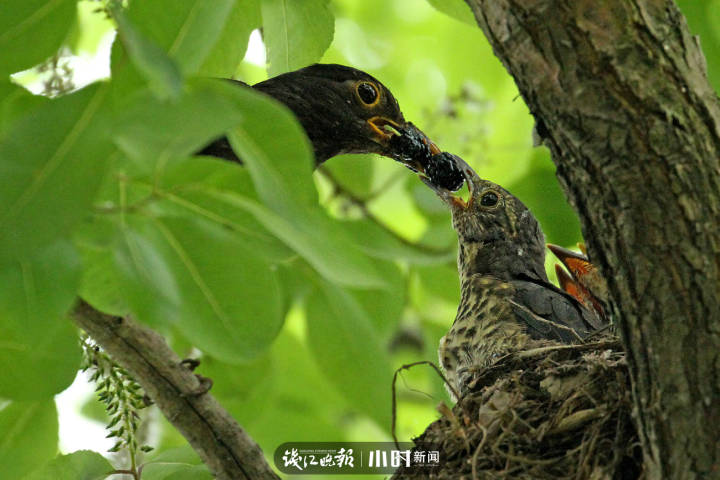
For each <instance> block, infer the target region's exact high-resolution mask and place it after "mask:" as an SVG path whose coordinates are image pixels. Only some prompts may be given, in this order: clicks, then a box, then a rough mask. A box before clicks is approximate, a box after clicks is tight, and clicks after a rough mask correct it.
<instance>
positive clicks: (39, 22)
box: [0, 0, 76, 77]
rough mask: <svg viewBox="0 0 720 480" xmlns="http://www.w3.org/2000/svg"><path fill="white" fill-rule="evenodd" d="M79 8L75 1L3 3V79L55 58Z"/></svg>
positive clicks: (0, 24)
mask: <svg viewBox="0 0 720 480" xmlns="http://www.w3.org/2000/svg"><path fill="white" fill-rule="evenodd" d="M75 5H76V1H75V0H50V1H48V0H3V3H2V15H0V52H2V55H0V77H3V76H5V75H7V74H10V73H15V72H18V71H20V70H25V69H27V68H30V67H32V66H34V65H36V64H38V63H40V62H42V61H43V60H45V59H46V58H48V57H50V56H51V55H53V54H55V52H57V51H58V49H59V48H60V45H61V44H62V42H63V40H64V39H65V37H66V36H67V34H68V32H69V31H70V27H71V26H72V25H73V22H74V21H75V12H76V7H75Z"/></svg>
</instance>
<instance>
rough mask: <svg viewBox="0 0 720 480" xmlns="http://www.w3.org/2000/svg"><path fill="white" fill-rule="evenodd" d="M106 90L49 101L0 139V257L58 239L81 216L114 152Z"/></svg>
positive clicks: (26, 251) (88, 90)
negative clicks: (105, 106) (109, 128)
mask: <svg viewBox="0 0 720 480" xmlns="http://www.w3.org/2000/svg"><path fill="white" fill-rule="evenodd" d="M105 92H106V90H105V88H104V87H103V86H99V85H95V86H91V87H88V88H85V89H83V90H81V91H79V92H77V93H74V94H72V95H67V96H64V97H61V98H58V99H55V100H52V101H48V102H46V103H44V104H42V105H41V106H39V107H37V108H34V109H32V111H30V112H29V113H26V114H24V115H22V116H21V117H20V118H18V119H17V121H16V122H14V123H13V124H12V125H10V126H8V127H7V128H6V129H5V132H4V135H2V136H1V137H0V178H2V179H3V187H2V189H0V262H2V261H7V260H9V259H13V258H15V257H19V256H24V255H27V254H29V253H31V252H32V251H33V250H35V249H37V248H39V247H41V246H42V245H46V244H48V243H50V242H52V241H53V240H56V239H58V238H62V237H63V236H64V235H66V234H67V232H68V231H69V230H70V229H71V228H73V227H74V226H75V224H76V223H77V222H78V221H79V220H80V219H81V218H82V217H83V216H84V215H86V214H87V213H88V210H89V207H90V204H91V202H92V200H93V197H94V195H95V193H96V192H97V189H98V187H99V185H100V183H101V181H102V179H103V174H104V172H105V169H106V165H107V164H108V158H109V156H110V154H111V152H112V151H113V147H112V144H111V143H110V142H108V141H107V133H108V122H107V115H106V114H105V112H104V111H103V109H102V107H101V106H102V103H103V99H104V95H105Z"/></svg>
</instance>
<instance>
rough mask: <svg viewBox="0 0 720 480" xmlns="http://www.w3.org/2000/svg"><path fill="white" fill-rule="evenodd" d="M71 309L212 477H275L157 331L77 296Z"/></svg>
mask: <svg viewBox="0 0 720 480" xmlns="http://www.w3.org/2000/svg"><path fill="white" fill-rule="evenodd" d="M71 315H72V318H73V320H74V321H75V323H76V324H77V325H78V326H79V327H80V328H82V329H83V330H85V331H86V332H87V333H88V334H89V335H90V336H91V337H92V338H93V340H95V342H97V344H98V345H100V346H101V347H102V348H103V349H104V350H105V351H106V352H107V353H108V354H109V355H110V356H111V357H112V358H113V360H115V361H116V362H117V363H118V364H120V365H121V366H122V367H123V368H125V369H126V370H127V371H128V372H130V374H131V375H132V376H133V378H135V380H137V382H138V383H139V384H140V385H141V386H142V387H143V389H144V390H145V393H147V395H148V396H149V397H150V398H151V399H152V400H153V401H154V402H155V404H156V405H157V406H158V408H159V409H160V410H161V411H162V413H163V414H164V415H165V417H166V418H167V419H168V420H169V421H170V423H172V424H173V426H175V428H177V429H178V431H179V432H180V433H181V434H182V435H183V436H184V437H185V438H186V439H187V440H188V442H189V443H190V445H192V447H193V448H194V449H195V451H196V452H197V453H198V455H199V456H200V458H201V459H202V461H203V462H204V463H205V464H206V465H207V466H208V468H209V469H210V471H211V472H212V473H213V475H214V476H215V477H216V478H218V479H221V480H243V479H247V480H263V479H273V480H276V479H278V478H279V477H278V476H277V475H276V474H275V473H274V472H273V471H272V470H271V468H270V466H269V465H268V464H267V462H266V461H265V457H264V456H263V453H262V450H260V447H258V445H257V444H256V443H255V442H254V441H253V439H252V438H250V436H249V435H248V434H247V433H246V432H245V431H244V430H243V429H242V428H241V427H240V425H238V424H237V422H236V421H235V420H234V419H233V418H232V417H231V416H230V414H229V413H228V412H227V411H226V410H225V409H224V408H223V407H222V406H221V405H220V404H219V403H218V402H217V400H215V398H214V397H213V396H212V395H210V394H209V393H207V392H205V390H206V389H205V388H204V386H203V385H202V383H201V382H200V381H199V380H198V378H197V376H195V375H194V374H193V373H192V372H191V371H190V370H189V369H188V368H186V367H184V366H182V365H181V364H180V358H178V356H177V355H176V354H175V352H173V351H172V350H171V349H170V347H168V345H167V343H166V342H165V339H164V338H163V337H162V336H161V335H159V334H157V333H155V332H154V331H152V330H150V329H149V328H147V327H144V326H141V325H138V324H137V323H135V322H134V321H132V320H131V319H130V318H127V317H125V318H123V317H114V316H111V315H106V314H104V313H102V312H99V311H97V310H96V309H94V308H93V307H92V306H90V305H89V304H87V303H86V302H84V301H82V300H79V301H78V302H77V303H76V305H75V306H74V308H73V310H72V313H71Z"/></svg>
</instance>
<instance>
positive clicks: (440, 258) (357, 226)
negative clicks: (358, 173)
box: [343, 219, 455, 265]
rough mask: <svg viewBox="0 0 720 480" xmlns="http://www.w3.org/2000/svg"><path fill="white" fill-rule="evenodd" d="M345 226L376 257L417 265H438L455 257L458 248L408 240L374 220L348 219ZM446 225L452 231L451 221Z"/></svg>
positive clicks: (367, 252) (356, 240) (356, 242)
mask: <svg viewBox="0 0 720 480" xmlns="http://www.w3.org/2000/svg"><path fill="white" fill-rule="evenodd" d="M343 226H344V228H345V230H346V231H347V232H349V233H350V234H351V235H352V236H353V238H354V242H355V244H356V245H358V247H359V248H360V249H361V250H362V251H363V252H365V253H366V254H367V255H370V256H371V257H374V258H378V259H382V260H395V261H406V262H409V263H413V264H416V265H435V264H438V263H446V262H448V261H450V260H453V259H454V258H455V250H454V249H451V248H441V247H434V246H432V245H424V244H421V243H420V244H417V245H414V244H411V243H410V242H409V241H407V242H404V241H402V240H401V239H400V238H399V237H398V236H396V235H393V234H392V233H390V232H389V231H387V230H386V229H384V228H383V227H381V226H380V225H378V224H377V223H375V222H373V221H372V220H368V219H363V220H352V221H347V222H344V223H343ZM443 227H444V229H449V230H452V227H451V226H450V221H449V220H447V221H443ZM448 235H450V234H448Z"/></svg>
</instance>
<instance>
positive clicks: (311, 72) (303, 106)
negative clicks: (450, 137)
mask: <svg viewBox="0 0 720 480" xmlns="http://www.w3.org/2000/svg"><path fill="white" fill-rule="evenodd" d="M254 88H255V89H257V90H260V91H262V92H264V93H266V94H268V95H270V96H272V97H273V98H275V99H277V100H279V101H281V102H282V103H284V104H285V105H287V106H288V107H289V108H290V109H291V110H292V111H293V113H295V115H296V116H297V118H298V119H299V120H300V123H301V124H302V126H303V128H304V129H305V131H306V132H307V135H308V137H309V138H310V141H311V142H312V144H313V147H314V149H315V156H316V159H317V162H318V163H322V162H324V161H325V160H327V159H328V158H330V157H333V156H335V155H339V154H342V153H378V154H380V155H385V156H388V157H391V158H394V159H396V160H399V161H402V162H403V163H405V164H406V165H407V166H409V167H410V168H413V169H415V170H421V171H422V166H421V165H420V164H419V163H418V162H417V160H415V159H414V158H411V157H417V155H415V154H414V153H415V152H412V151H410V152H408V148H412V145H411V146H410V147H408V145H407V144H406V143H405V142H403V141H400V142H398V141H397V140H398V139H399V138H400V137H403V139H411V140H412V139H416V140H417V141H419V142H420V143H421V144H424V148H426V149H427V150H428V151H430V152H431V153H438V152H439V151H440V150H439V149H438V148H437V147H436V146H435V145H434V144H432V142H430V141H429V140H428V138H427V136H425V134H424V133H422V132H421V131H420V130H418V129H417V128H416V127H415V126H414V125H412V124H411V123H409V122H407V121H405V118H404V117H403V114H402V112H401V111H400V106H399V105H398V102H397V100H395V97H394V96H393V95H392V93H390V91H389V90H388V89H387V88H386V87H385V86H384V85H383V84H382V83H380V82H379V81H378V80H377V79H375V78H374V77H372V76H370V75H368V74H367V73H365V72H362V71H360V70H357V69H355V68H351V67H346V66H343V65H333V64H328V65H326V64H316V65H311V66H309V67H306V68H302V69H300V70H296V71H294V72H288V73H285V74H283V75H279V76H277V77H273V78H271V79H269V80H266V81H264V82H261V83H258V84H256V85H254Z"/></svg>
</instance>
